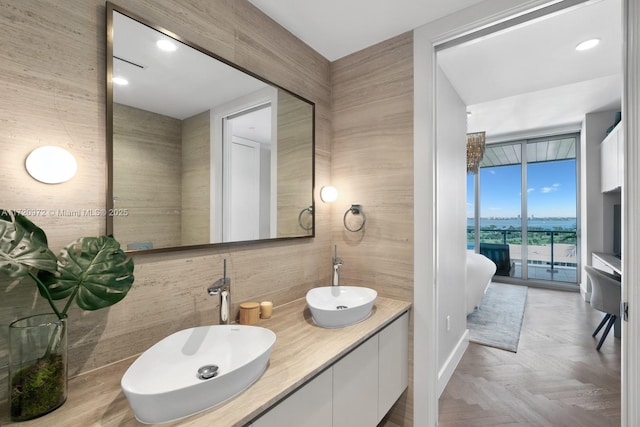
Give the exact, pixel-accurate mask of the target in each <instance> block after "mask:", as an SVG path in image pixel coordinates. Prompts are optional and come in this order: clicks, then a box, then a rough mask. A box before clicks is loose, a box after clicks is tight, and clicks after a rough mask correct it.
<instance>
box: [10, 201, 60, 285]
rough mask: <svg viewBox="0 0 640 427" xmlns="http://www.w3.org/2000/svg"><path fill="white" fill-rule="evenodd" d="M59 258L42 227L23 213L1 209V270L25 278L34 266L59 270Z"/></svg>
mask: <svg viewBox="0 0 640 427" xmlns="http://www.w3.org/2000/svg"><path fill="white" fill-rule="evenodd" d="M56 261H57V260H56V256H55V254H54V253H53V252H51V250H50V249H49V247H48V246H47V236H46V234H45V233H44V231H42V229H40V228H38V227H37V226H36V225H35V224H34V223H32V222H31V221H29V220H28V219H27V217H25V216H23V215H21V214H19V213H16V212H11V211H9V210H5V209H0V273H4V274H6V275H7V276H9V277H22V276H27V275H28V274H29V272H30V269H31V268H35V269H38V270H44V271H56Z"/></svg>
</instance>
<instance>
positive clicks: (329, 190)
mask: <svg viewBox="0 0 640 427" xmlns="http://www.w3.org/2000/svg"><path fill="white" fill-rule="evenodd" d="M337 199H338V190H337V189H336V187H334V186H332V185H326V186H324V187H322V188H321V189H320V200H322V201H323V202H325V203H331V202H335V201H336V200H337Z"/></svg>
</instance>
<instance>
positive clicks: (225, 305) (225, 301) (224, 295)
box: [207, 259, 231, 325]
mask: <svg viewBox="0 0 640 427" xmlns="http://www.w3.org/2000/svg"><path fill="white" fill-rule="evenodd" d="M207 292H208V293H209V295H211V296H214V295H220V324H221V325H228V324H229V311H230V307H231V279H230V278H228V277H227V260H226V259H225V260H224V261H223V274H222V278H221V279H218V280H216V281H215V282H214V283H213V285H211V286H209V287H208V288H207Z"/></svg>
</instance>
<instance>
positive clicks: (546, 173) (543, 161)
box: [526, 136, 578, 283]
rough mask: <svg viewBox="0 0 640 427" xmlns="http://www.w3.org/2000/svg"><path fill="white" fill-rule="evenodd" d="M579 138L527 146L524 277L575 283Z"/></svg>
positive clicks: (561, 139) (536, 142)
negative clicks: (577, 151) (525, 270)
mask: <svg viewBox="0 0 640 427" xmlns="http://www.w3.org/2000/svg"><path fill="white" fill-rule="evenodd" d="M577 141H578V138H577V136H569V137H566V138H553V139H542V140H536V141H531V142H529V143H528V144H527V167H526V169H527V178H526V179H527V192H526V194H527V217H526V219H527V221H526V222H527V225H526V228H527V266H528V269H527V278H529V279H542V280H552V281H561V282H572V283H576V282H577V276H576V267H577V248H578V245H577V243H578V242H577V210H576V206H577V184H576V181H577V179H576V178H577V170H576V144H577Z"/></svg>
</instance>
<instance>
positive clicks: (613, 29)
mask: <svg viewBox="0 0 640 427" xmlns="http://www.w3.org/2000/svg"><path fill="white" fill-rule="evenodd" d="M249 1H250V2H251V3H253V4H254V5H255V6H257V7H258V8H260V9H261V10H262V11H263V12H265V13H266V14H267V15H269V16H270V17H271V18H272V19H274V20H275V21H276V22H278V23H279V24H280V25H282V26H283V27H285V28H286V29H288V30H289V31H291V32H292V33H293V34H294V35H296V36H297V37H298V38H300V39H301V40H303V41H304V42H306V43H307V44H308V45H310V46H311V47H312V48H314V49H315V50H316V51H318V52H319V53H321V54H322V55H323V56H325V57H326V58H327V59H329V60H335V59H338V58H341V57H343V56H345V55H348V54H350V53H353V52H356V51H358V50H360V49H363V48H365V47H368V46H370V45H373V44H375V43H378V42H380V41H383V40H386V39H388V38H389V37H392V36H395V35H397V34H400V33H403V32H405V31H408V30H411V29H413V28H417V27H419V26H421V25H423V24H425V23H427V22H430V21H433V20H435V19H438V18H440V17H442V16H444V15H447V14H450V13H453V12H455V11H458V10H461V9H463V8H466V7H469V6H471V5H473V4H475V3H480V1H479V0H429V1H426V0H396V1H394V2H390V1H388V0H348V1H344V0H325V1H322V2H319V1H312V0H279V1H269V0H249ZM621 27H622V12H621V2H620V0H599V1H598V0H595V1H590V2H588V3H586V4H583V5H580V6H576V7H573V8H571V9H569V10H567V11H565V12H562V13H558V14H556V15H554V16H552V17H549V18H547V19H542V20H537V21H535V22H532V23H528V24H524V25H521V26H519V27H515V28H512V29H510V30H508V31H503V32H501V33H498V34H495V35H492V36H487V37H484V38H483V39H481V40H476V41H473V42H471V43H467V44H465V45H461V46H458V47H455V48H450V49H447V50H443V51H442V52H440V53H439V55H438V63H439V64H440V66H441V67H442V68H443V70H444V72H445V74H446V75H447V77H448V78H449V80H450V81H451V83H452V84H453V86H454V87H455V88H456V90H457V91H458V93H459V95H460V96H461V98H462V99H463V100H464V101H465V103H466V104H467V105H468V107H469V108H468V110H470V111H471V112H472V115H471V116H469V131H470V132H474V131H479V130H484V131H486V132H487V135H488V137H490V138H491V137H493V138H498V137H499V136H501V135H506V134H513V133H522V132H527V131H530V130H532V129H542V128H544V129H547V128H559V127H566V126H568V125H569V126H573V127H576V126H578V125H579V123H580V122H581V120H582V118H583V117H584V114H586V113H588V112H593V111H601V110H607V109H617V108H620V100H621V93H622V78H621V74H622V73H621V70H622V33H621ZM592 37H598V38H601V39H602V42H601V43H600V45H599V46H598V47H596V48H595V49H593V50H591V51H587V52H576V51H575V49H574V48H575V46H576V45H577V44H578V42H580V41H583V40H585V39H587V38H592Z"/></svg>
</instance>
